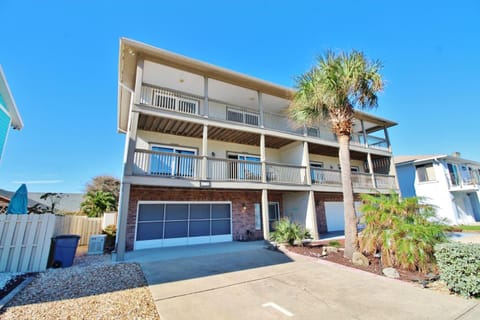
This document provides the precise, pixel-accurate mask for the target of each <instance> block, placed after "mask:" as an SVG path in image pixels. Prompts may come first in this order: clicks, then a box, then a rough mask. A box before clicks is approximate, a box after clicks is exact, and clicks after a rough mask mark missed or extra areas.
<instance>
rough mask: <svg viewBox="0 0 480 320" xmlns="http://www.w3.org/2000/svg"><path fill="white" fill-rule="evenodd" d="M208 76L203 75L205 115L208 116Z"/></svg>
mask: <svg viewBox="0 0 480 320" xmlns="http://www.w3.org/2000/svg"><path fill="white" fill-rule="evenodd" d="M208 114H209V111H208V77H206V76H205V77H203V116H204V117H205V118H208Z"/></svg>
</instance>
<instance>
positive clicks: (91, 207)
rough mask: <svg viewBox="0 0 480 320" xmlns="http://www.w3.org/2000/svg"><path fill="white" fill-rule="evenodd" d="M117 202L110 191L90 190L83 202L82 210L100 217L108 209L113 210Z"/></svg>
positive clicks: (89, 214)
mask: <svg viewBox="0 0 480 320" xmlns="http://www.w3.org/2000/svg"><path fill="white" fill-rule="evenodd" d="M115 204H116V200H115V197H114V196H113V194H111V193H110V192H104V191H95V192H88V193H87V194H86V195H85V198H84V201H83V202H82V204H81V210H82V212H85V213H86V214H87V215H88V216H89V217H100V216H101V215H103V214H104V213H105V212H106V211H108V210H113V208H115Z"/></svg>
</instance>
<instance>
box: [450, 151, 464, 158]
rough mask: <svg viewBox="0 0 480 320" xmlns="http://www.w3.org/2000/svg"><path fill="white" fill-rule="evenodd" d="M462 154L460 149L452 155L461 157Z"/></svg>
mask: <svg viewBox="0 0 480 320" xmlns="http://www.w3.org/2000/svg"><path fill="white" fill-rule="evenodd" d="M461 155H462V154H461V153H460V152H458V151H455V152H454V153H452V157H455V158H460V156H461Z"/></svg>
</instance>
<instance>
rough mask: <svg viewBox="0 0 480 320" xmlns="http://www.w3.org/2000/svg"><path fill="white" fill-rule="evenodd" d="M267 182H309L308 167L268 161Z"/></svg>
mask: <svg viewBox="0 0 480 320" xmlns="http://www.w3.org/2000/svg"><path fill="white" fill-rule="evenodd" d="M266 171H267V182H271V183H282V184H307V179H306V172H307V168H306V167H302V166H293V165H284V164H275V163H267V164H266Z"/></svg>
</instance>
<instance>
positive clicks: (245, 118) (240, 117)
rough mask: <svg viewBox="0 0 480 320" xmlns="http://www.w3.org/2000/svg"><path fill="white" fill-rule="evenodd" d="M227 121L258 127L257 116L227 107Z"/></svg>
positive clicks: (253, 113)
mask: <svg viewBox="0 0 480 320" xmlns="http://www.w3.org/2000/svg"><path fill="white" fill-rule="evenodd" d="M227 120H229V121H235V122H240V123H245V124H249V125H252V126H258V124H259V114H258V113H256V112H249V111H244V110H239V109H234V108H228V107H227Z"/></svg>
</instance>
